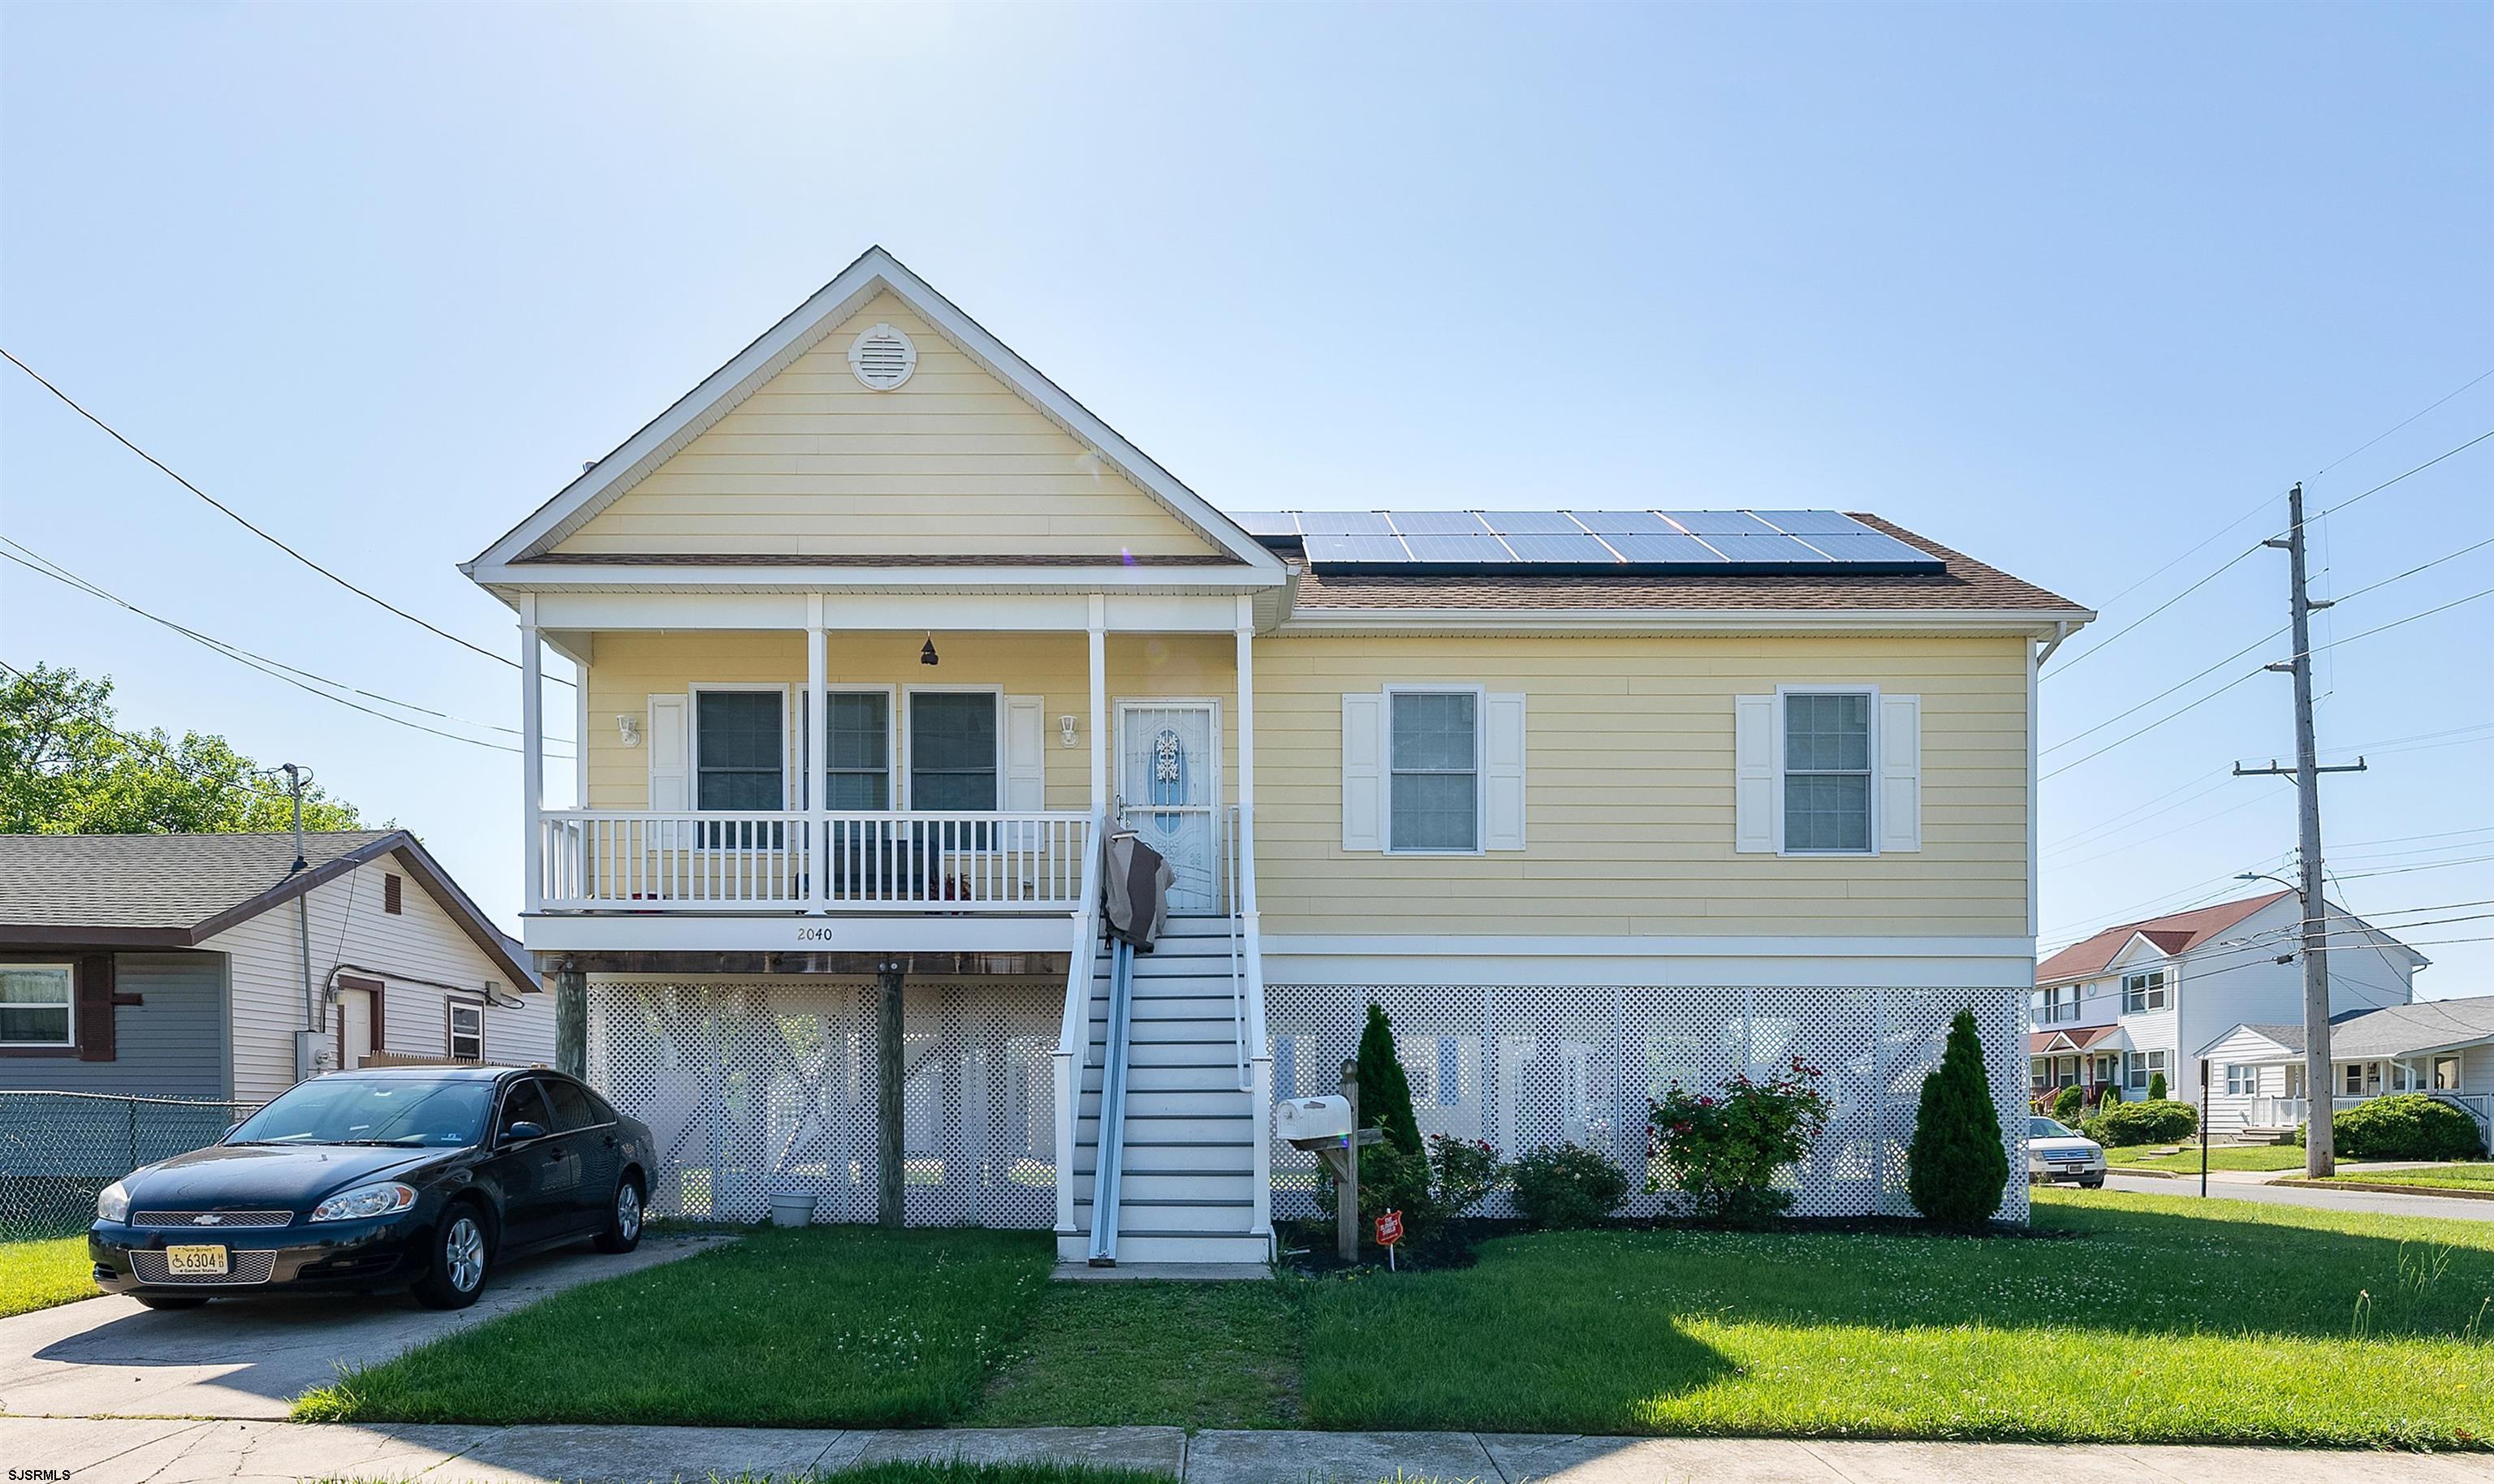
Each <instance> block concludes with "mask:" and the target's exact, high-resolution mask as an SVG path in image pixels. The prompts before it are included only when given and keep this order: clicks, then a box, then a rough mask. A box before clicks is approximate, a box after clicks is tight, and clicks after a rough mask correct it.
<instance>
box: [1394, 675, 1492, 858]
mask: <svg viewBox="0 0 2494 1484" xmlns="http://www.w3.org/2000/svg"><path fill="white" fill-rule="evenodd" d="M1385 706H1386V712H1387V731H1388V736H1389V738H1390V739H1391V741H1390V742H1389V757H1388V759H1387V767H1388V771H1389V772H1390V773H1391V774H1392V777H1391V779H1390V780H1389V782H1388V785H1387V786H1388V788H1389V790H1390V793H1389V795H1388V800H1389V807H1388V811H1387V812H1388V816H1389V820H1390V824H1391V828H1392V831H1393V833H1392V834H1391V835H1390V836H1389V837H1388V838H1387V840H1386V847H1385V848H1386V849H1388V850H1395V851H1422V852H1437V853H1448V852H1453V853H1461V852H1466V851H1474V850H1478V849H1480V733H1479V725H1480V697H1478V696H1476V695H1475V694H1473V693H1472V692H1471V691H1461V690H1411V691H1388V692H1387V693H1386V697H1385Z"/></svg>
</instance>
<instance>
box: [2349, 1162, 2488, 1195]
mask: <svg viewBox="0 0 2494 1484" xmlns="http://www.w3.org/2000/svg"><path fill="white" fill-rule="evenodd" d="M2331 1178H2333V1179H2338V1180H2360V1181H2362V1182H2363V1183H2365V1184H2366V1185H2438V1186H2441V1187H2443V1188H2444V1189H2446V1190H2456V1191H2494V1165H2438V1166H2434V1167H2433V1168H2431V1169H2371V1170H2365V1169H2349V1168H2347V1167H2346V1166H2343V1165H2342V1166H2339V1169H2338V1173H2337V1174H2336V1175H2334V1176H2332V1177H2331Z"/></svg>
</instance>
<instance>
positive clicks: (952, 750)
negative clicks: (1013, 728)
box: [909, 690, 997, 813]
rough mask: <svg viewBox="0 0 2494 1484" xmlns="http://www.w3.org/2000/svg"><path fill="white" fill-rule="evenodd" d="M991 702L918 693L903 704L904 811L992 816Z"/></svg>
mask: <svg viewBox="0 0 2494 1484" xmlns="http://www.w3.org/2000/svg"><path fill="white" fill-rule="evenodd" d="M996 731H997V728H996V698H995V696H994V695H993V694H991V693H989V692H987V691H944V690H932V691H929V690H922V691H918V692H915V693H913V694H912V695H911V696H910V698H909V806H910V807H911V808H913V809H939V810H942V809H955V810H962V811H976V812H981V813H992V812H994V810H995V807H996Z"/></svg>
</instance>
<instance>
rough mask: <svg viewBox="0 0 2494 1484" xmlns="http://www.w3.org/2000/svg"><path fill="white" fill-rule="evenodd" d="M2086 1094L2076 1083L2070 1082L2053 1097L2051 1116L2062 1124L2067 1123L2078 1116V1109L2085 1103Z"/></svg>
mask: <svg viewBox="0 0 2494 1484" xmlns="http://www.w3.org/2000/svg"><path fill="white" fill-rule="evenodd" d="M2086 1096H2087V1095H2086V1092H2085V1091H2084V1090H2083V1088H2081V1087H2080V1086H2079V1084H2078V1083H2076V1082H2072V1083H2071V1084H2070V1085H2069V1086H2067V1087H2064V1088H2062V1089H2061V1090H2060V1092H2058V1093H2057V1094H2055V1095H2054V1096H2053V1117H2055V1118H2058V1119H2059V1120H2061V1121H2062V1122H2063V1123H2068V1122H2069V1121H2070V1120H2071V1119H2073V1118H2076V1117H2078V1116H2079V1108H2080V1107H2081V1106H2082V1105H2083V1104H2084V1103H2085V1102H2086Z"/></svg>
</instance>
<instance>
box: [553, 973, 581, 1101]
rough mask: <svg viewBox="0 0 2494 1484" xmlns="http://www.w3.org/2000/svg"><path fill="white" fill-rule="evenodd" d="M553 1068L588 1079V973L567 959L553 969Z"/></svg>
mask: <svg viewBox="0 0 2494 1484" xmlns="http://www.w3.org/2000/svg"><path fill="white" fill-rule="evenodd" d="M554 1070H555V1071H557V1072H568V1073H570V1074H571V1075H573V1076H576V1077H579V1078H581V1079H582V1080H583V1081H586V1080H588V1078H589V976H588V975H586V974H584V973H582V972H581V971H580V966H579V964H578V962H577V961H576V960H573V959H569V958H566V959H564V960H563V962H562V963H561V964H560V965H558V966H557V967H556V969H555V971H554Z"/></svg>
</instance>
